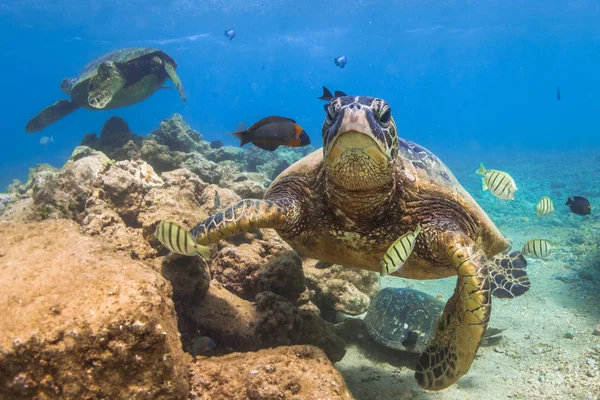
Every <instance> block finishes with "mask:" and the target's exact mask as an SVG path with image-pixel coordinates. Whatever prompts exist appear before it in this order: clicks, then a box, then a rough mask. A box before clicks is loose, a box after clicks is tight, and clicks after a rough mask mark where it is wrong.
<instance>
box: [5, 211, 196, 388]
mask: <svg viewBox="0 0 600 400" xmlns="http://www.w3.org/2000/svg"><path fill="white" fill-rule="evenodd" d="M0 248H1V249H2V253H3V255H2V256H1V257H0V271H1V272H2V273H1V274H0V332H2V335H0V398H11V399H12V398H40V399H41V398H64V399H90V398H115V399H116V398H139V399H141V398H143V399H157V398H164V399H174V398H184V397H186V396H187V392H188V384H187V378H186V376H185V371H186V368H187V363H188V360H189V357H188V356H187V355H186V354H185V353H183V351H182V349H181V344H180V341H179V335H178V331H177V324H176V318H175V312H174V308H173V303H172V301H171V299H170V296H171V290H170V286H169V284H168V283H167V282H166V281H165V279H164V278H162V277H161V276H160V275H159V274H157V273H155V272H153V271H152V270H151V269H149V268H148V267H146V266H144V265H143V264H142V263H140V262H136V261H133V260H131V259H129V258H126V257H122V256H119V255H117V254H115V253H114V251H113V250H112V249H111V248H110V246H108V245H106V244H104V242H103V241H101V240H100V239H96V238H90V237H85V236H82V235H81V234H80V233H79V232H78V228H77V226H76V224H75V223H74V222H71V221H66V220H58V221H44V222H39V223H29V224H24V223H18V222H0Z"/></svg>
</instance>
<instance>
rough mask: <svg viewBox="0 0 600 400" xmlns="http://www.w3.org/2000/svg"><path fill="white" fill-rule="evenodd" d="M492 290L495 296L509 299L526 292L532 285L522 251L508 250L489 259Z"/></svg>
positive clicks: (488, 266) (488, 265)
mask: <svg viewBox="0 0 600 400" xmlns="http://www.w3.org/2000/svg"><path fill="white" fill-rule="evenodd" d="M487 268H488V270H489V274H490V277H491V282H490V284H491V291H492V294H493V295H494V296H495V297H498V298H501V299H509V298H513V297H517V296H521V295H522V294H525V293H526V292H527V291H528V290H529V288H530V287H531V282H530V281H529V277H528V276H527V272H526V271H525V268H527V260H525V257H523V254H521V252H520V251H513V252H512V253H511V252H510V251H509V250H507V251H505V252H503V253H500V254H498V255H497V256H496V257H494V258H492V259H491V260H489V261H488V264H487Z"/></svg>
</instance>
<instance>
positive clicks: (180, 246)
mask: <svg viewBox="0 0 600 400" xmlns="http://www.w3.org/2000/svg"><path fill="white" fill-rule="evenodd" d="M154 237H156V238H157V239H158V241H159V242H161V243H162V244H163V245H165V247H166V248H168V249H169V250H171V251H172V252H174V253H177V254H182V255H184V256H195V255H198V254H199V255H201V256H202V257H204V258H205V259H206V260H210V250H209V248H208V247H206V246H201V245H199V244H198V243H196V239H195V238H194V236H193V235H192V234H191V233H190V232H189V231H188V230H187V229H185V228H184V227H182V226H181V225H179V224H178V223H176V222H172V221H160V222H159V223H158V225H156V230H155V231H154Z"/></svg>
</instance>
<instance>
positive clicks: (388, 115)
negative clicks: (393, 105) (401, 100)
mask: <svg viewBox="0 0 600 400" xmlns="http://www.w3.org/2000/svg"><path fill="white" fill-rule="evenodd" d="M391 120H392V110H391V109H390V108H389V107H385V108H383V109H382V110H381V111H380V112H379V123H380V124H381V126H383V127H384V128H387V126H388V125H389V124H390V121H391Z"/></svg>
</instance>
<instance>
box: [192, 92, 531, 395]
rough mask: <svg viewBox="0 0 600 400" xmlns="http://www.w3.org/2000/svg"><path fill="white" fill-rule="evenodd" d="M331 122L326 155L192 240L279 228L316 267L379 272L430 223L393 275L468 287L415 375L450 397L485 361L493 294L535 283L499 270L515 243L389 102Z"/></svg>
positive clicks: (343, 106)
mask: <svg viewBox="0 0 600 400" xmlns="http://www.w3.org/2000/svg"><path fill="white" fill-rule="evenodd" d="M325 111H326V117H325V122H324V123H323V128H322V133H323V148H322V149H319V150H317V151H315V152H313V153H311V154H309V155H308V156H306V157H304V158H303V159H301V160H299V161H298V162H296V163H294V164H293V165H291V166H290V167H289V168H288V169H286V170H285V171H284V172H282V173H281V174H280V175H279V176H278V177H277V178H276V179H275V181H274V182H273V183H272V184H271V186H270V187H269V188H268V190H267V192H266V194H265V198H264V200H250V199H248V200H242V201H240V202H238V203H236V204H234V205H232V206H230V207H228V208H226V209H224V210H222V211H220V212H218V213H217V214H215V215H213V216H211V217H209V218H207V219H205V220H204V221H203V222H201V223H200V224H198V225H197V226H196V227H194V228H193V229H192V234H193V236H194V237H195V238H196V241H197V243H198V244H200V245H208V244H211V243H216V242H218V241H219V240H220V239H223V238H225V237H227V236H230V235H232V234H234V233H237V232H245V231H248V230H250V229H253V228H274V229H275V230H276V231H277V232H278V234H279V235H280V236H281V237H282V238H283V239H284V240H286V241H287V242H288V243H289V244H290V245H291V246H292V247H293V248H294V249H295V250H296V251H298V252H299V253H301V254H302V255H304V256H306V257H311V258H315V259H318V260H323V261H327V262H330V263H335V264H341V265H346V266H353V267H357V268H363V269H367V270H371V271H377V272H378V271H380V261H381V260H382V258H383V255H384V254H385V252H386V251H387V250H388V248H389V247H390V245H391V244H392V243H393V242H394V241H395V240H396V239H397V238H399V237H400V236H401V235H403V234H405V233H406V232H408V231H414V229H415V227H416V226H417V224H420V225H421V227H422V231H421V233H420V234H419V236H418V238H417V242H416V246H415V249H414V251H413V253H412V254H411V255H410V257H409V258H408V259H407V261H406V262H405V263H404V265H403V266H402V268H401V269H400V270H399V271H397V272H395V273H394V274H393V275H396V276H401V277H405V278H412V279H437V278H443V277H448V276H453V275H457V276H458V279H457V283H456V289H455V291H454V294H453V296H452V297H451V298H450V299H449V300H448V302H447V304H446V307H445V309H444V312H443V314H442V316H441V318H440V320H439V322H438V325H437V329H436V333H435V337H434V338H433V340H432V341H431V342H430V343H429V344H428V346H427V347H426V348H425V350H424V351H423V353H422V354H421V355H420V356H419V361H418V363H417V366H416V372H415V377H416V379H417V381H418V383H419V385H420V386H421V387H423V388H425V389H429V390H440V389H444V388H446V387H448V386H449V385H451V384H452V383H454V382H455V381H456V380H457V379H458V378H460V377H461V376H462V375H464V374H465V373H466V372H467V371H468V370H469V368H470V366H471V363H472V362H473V359H474V358H475V353H476V352H477V349H478V348H479V345H480V343H481V340H482V337H483V335H484V333H485V330H486V328H487V324H488V321H489V318H490V311H491V295H492V292H494V294H497V295H500V296H501V297H514V296H518V295H521V294H523V293H525V292H526V291H527V290H528V289H529V280H528V278H527V274H526V273H525V271H524V270H523V269H522V268H520V265H518V263H516V264H515V263H506V262H505V263H504V266H506V268H503V263H502V262H500V261H498V262H491V260H490V259H491V258H492V257H494V256H495V255H497V254H498V253H500V252H502V251H504V250H506V249H507V248H508V247H509V243H508V241H507V240H506V239H505V238H504V236H503V235H502V234H501V233H500V231H499V230H498V229H497V227H496V226H495V225H494V223H493V222H492V221H491V220H490V218H489V217H488V216H487V214H486V213H485V212H484V211H483V210H482V209H481V207H480V206H479V205H478V204H477V203H476V202H475V200H474V199H473V198H472V197H471V196H470V195H469V194H468V193H467V192H466V191H465V190H464V189H463V187H462V186H461V185H460V184H459V183H458V181H457V180H456V179H455V177H454V176H453V175H452V173H451V172H450V170H449V169H448V168H447V167H446V166H445V165H444V164H443V163H442V162H441V161H440V160H439V159H438V158H437V157H436V156H435V155H433V154H432V153H431V152H429V151H428V150H426V149H424V148H423V147H421V146H419V145H417V144H415V143H412V142H409V141H407V140H403V139H400V138H398V135H397V131H396V123H395V122H394V119H393V118H392V112H391V109H390V106H389V104H388V103H387V102H386V101H384V100H382V99H379V98H373V97H365V96H343V97H335V98H333V99H331V100H330V101H329V103H328V104H327V105H326V106H325Z"/></svg>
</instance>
